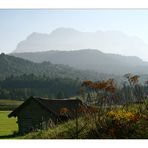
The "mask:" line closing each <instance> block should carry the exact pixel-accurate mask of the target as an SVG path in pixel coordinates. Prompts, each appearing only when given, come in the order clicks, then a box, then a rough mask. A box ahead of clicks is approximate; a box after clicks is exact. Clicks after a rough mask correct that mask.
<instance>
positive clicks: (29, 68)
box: [0, 53, 107, 80]
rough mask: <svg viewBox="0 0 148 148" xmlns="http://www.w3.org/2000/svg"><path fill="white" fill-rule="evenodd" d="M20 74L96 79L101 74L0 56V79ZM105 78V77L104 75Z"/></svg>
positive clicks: (49, 63)
mask: <svg viewBox="0 0 148 148" xmlns="http://www.w3.org/2000/svg"><path fill="white" fill-rule="evenodd" d="M22 74H35V75H37V76H39V75H42V76H43V75H45V76H49V77H51V78H73V79H76V78H79V79H94V80H95V79H98V78H99V77H100V75H101V74H98V73H96V72H91V71H82V70H77V69H75V68H72V67H70V66H67V65H61V64H52V63H51V62H49V61H48V62H41V63H35V62H31V61H28V60H24V59H21V58H17V57H14V56H10V55H5V54H4V53H2V54H0V78H4V77H6V76H11V75H14V76H17V75H22ZM106 76H107V75H106Z"/></svg>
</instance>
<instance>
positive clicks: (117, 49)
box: [13, 28, 148, 60]
mask: <svg viewBox="0 0 148 148" xmlns="http://www.w3.org/2000/svg"><path fill="white" fill-rule="evenodd" d="M79 49H99V50H100V51H103V52H105V53H109V52H111V53H117V54H123V55H127V56H131V55H134V56H139V57H140V58H142V59H146V57H147V56H148V53H147V49H148V45H147V44H146V43H145V42H144V41H143V40H142V39H141V38H139V37H137V36H129V35H127V34H125V33H124V32H120V31H114V30H113V31H96V32H84V31H83V32H82V31H78V30H76V29H73V28H57V29H55V30H53V31H52V32H51V33H37V32H34V33H32V34H30V35H28V37H27V38H26V39H24V40H23V41H21V42H19V43H18V44H17V46H16V49H15V50H14V51H13V52H18V53H20V52H38V51H47V50H61V51H63V50H79ZM143 53H145V55H144V54H143ZM146 60H147V59H146Z"/></svg>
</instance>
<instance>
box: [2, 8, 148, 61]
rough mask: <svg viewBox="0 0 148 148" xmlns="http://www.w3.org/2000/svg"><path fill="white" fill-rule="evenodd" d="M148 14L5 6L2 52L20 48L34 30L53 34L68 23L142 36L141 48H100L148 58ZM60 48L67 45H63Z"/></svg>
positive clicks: (77, 27) (89, 29)
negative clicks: (7, 7)
mask: <svg viewBox="0 0 148 148" xmlns="http://www.w3.org/2000/svg"><path fill="white" fill-rule="evenodd" d="M147 18H148V10H119V9H118V10H114V9H112V10H105V9H100V10H99V9H98V10H95V9H94V10H86V9H85V10H78V9H76V10H70V9H67V10H64V9H63V10H62V9H61V10H58V9H57V10H56V9H51V10H50V9H49V10H48V9H34V10H33V9H32V10H29V9H27V10H23V9H19V10H9V9H5V10H2V9H1V10H0V52H4V53H11V52H12V51H14V50H15V49H16V47H17V44H18V43H19V42H20V41H23V40H25V39H26V38H27V37H28V36H29V35H30V34H32V33H33V32H37V33H46V34H50V33H51V32H52V31H53V30H55V29H57V28H61V27H64V28H73V29H75V30H78V31H80V32H92V33H95V32H97V31H103V32H107V31H119V32H121V33H123V34H125V35H126V36H127V37H129V38H136V40H134V41H135V42H136V41H137V40H138V43H137V44H138V48H134V47H135V46H136V45H133V46H132V45H130V47H131V48H132V49H128V50H131V51H127V50H126V49H125V51H124V49H119V50H117V49H116V50H113V49H112V48H111V49H108V50H107V49H103V48H101V49H98V50H101V51H102V52H110V53H118V54H121V55H133V56H139V57H140V58H142V59H143V60H146V61H148V60H147V59H148V29H147V26H148V19H147ZM98 42H99V40H98ZM123 42H124V41H123ZM123 42H122V43H123ZM106 44H108V43H106ZM117 44H120V43H117ZM140 46H141V47H140ZM94 47H95V45H94ZM94 47H88V48H94ZM96 47H97V46H96ZM86 48H87V47H86ZM55 50H56V49H55ZM58 50H64V49H63V48H62V47H61V49H58ZM65 50H67V49H65ZM70 50H71V49H70ZM74 50H75V49H74ZM126 53H127V54H126Z"/></svg>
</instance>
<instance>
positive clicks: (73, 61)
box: [12, 49, 148, 75]
mask: <svg viewBox="0 0 148 148" xmlns="http://www.w3.org/2000/svg"><path fill="white" fill-rule="evenodd" d="M12 55H13V56H16V57H20V58H23V59H27V60H30V61H33V62H43V61H50V62H52V63H54V64H64V65H69V66H71V67H74V68H77V69H80V70H93V71H96V72H99V73H107V74H115V75H123V74H125V73H129V72H130V73H138V74H148V62H144V61H143V60H141V59H140V58H138V57H135V56H122V55H118V54H107V53H103V52H101V51H99V50H95V49H85V50H76V51H45V52H33V53H12Z"/></svg>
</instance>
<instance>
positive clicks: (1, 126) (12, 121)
mask: <svg viewBox="0 0 148 148" xmlns="http://www.w3.org/2000/svg"><path fill="white" fill-rule="evenodd" d="M10 112H11V111H0V138H9V137H11V135H12V134H14V132H16V131H17V130H18V127H17V123H16V118H8V114H9V113H10Z"/></svg>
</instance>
